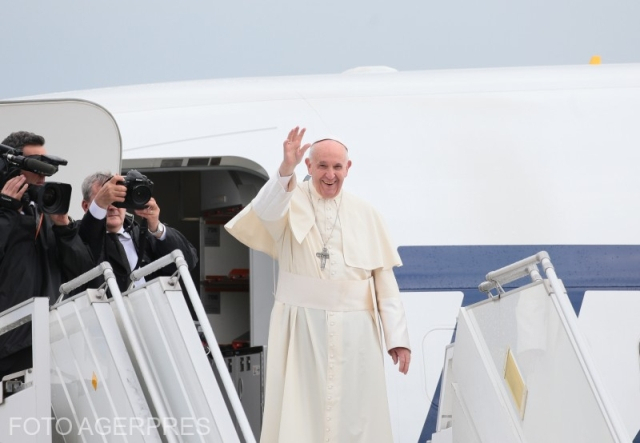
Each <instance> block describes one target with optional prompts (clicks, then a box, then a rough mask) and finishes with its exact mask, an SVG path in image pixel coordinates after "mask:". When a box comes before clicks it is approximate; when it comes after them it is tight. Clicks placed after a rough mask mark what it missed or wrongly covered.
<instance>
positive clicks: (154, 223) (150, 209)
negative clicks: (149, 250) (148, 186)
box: [133, 197, 160, 232]
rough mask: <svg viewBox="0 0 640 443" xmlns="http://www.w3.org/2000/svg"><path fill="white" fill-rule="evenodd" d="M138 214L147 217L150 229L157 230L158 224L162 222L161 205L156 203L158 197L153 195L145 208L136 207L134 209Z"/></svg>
mask: <svg viewBox="0 0 640 443" xmlns="http://www.w3.org/2000/svg"><path fill="white" fill-rule="evenodd" d="M133 212H134V213H135V214H136V215H138V216H140V217H142V218H145V219H147V223H148V227H149V231H151V232H155V231H157V230H158V224H159V223H160V207H159V206H158V204H157V203H156V199H155V198H153V197H151V198H150V199H149V203H147V207H146V208H144V209H136V210H135V211H133Z"/></svg>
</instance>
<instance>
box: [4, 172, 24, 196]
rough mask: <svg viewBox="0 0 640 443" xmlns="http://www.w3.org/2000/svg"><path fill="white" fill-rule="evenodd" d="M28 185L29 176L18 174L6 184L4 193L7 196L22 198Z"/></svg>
mask: <svg viewBox="0 0 640 443" xmlns="http://www.w3.org/2000/svg"><path fill="white" fill-rule="evenodd" d="M28 187H29V183H27V178H26V177H25V176H24V175H18V176H17V177H13V178H12V179H11V180H8V181H7V182H6V183H5V184H4V186H3V187H2V193H3V194H4V195H6V196H7V197H11V198H14V199H16V200H20V199H21V198H22V196H23V195H24V193H25V192H26V191H27V188H28Z"/></svg>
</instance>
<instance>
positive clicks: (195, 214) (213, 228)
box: [123, 162, 276, 346]
mask: <svg viewBox="0 0 640 443" xmlns="http://www.w3.org/2000/svg"><path fill="white" fill-rule="evenodd" d="M127 166H128V167H127ZM136 166H137V167H135V169H137V170H138V171H140V172H142V173H143V174H145V175H146V176H147V177H148V178H149V179H150V180H152V181H153V183H154V188H153V195H154V198H155V199H156V201H157V202H158V205H159V207H160V219H161V221H162V222H163V223H166V224H167V225H169V226H172V227H174V228H176V229H178V230H179V231H180V232H182V233H183V234H184V235H185V236H186V237H187V239H188V240H189V241H190V242H191V243H192V244H193V245H194V246H195V247H196V249H197V250H198V256H199V258H200V260H199V262H198V265H197V266H196V268H195V269H193V270H192V271H191V274H192V278H193V280H194V282H200V285H199V290H200V298H201V300H202V302H203V305H204V307H205V310H206V311H207V316H208V317H209V321H210V322H211V326H212V329H213V332H214V334H215V336H216V339H217V340H218V343H219V344H221V345H226V344H232V342H234V341H235V340H238V339H240V340H245V341H248V342H249V344H250V345H251V346H266V344H267V334H268V322H269V315H270V312H271V306H272V305H273V287H274V276H275V272H276V271H275V269H276V265H275V262H274V261H273V260H271V258H269V257H267V256H266V255H264V254H262V253H259V252H256V251H252V250H250V249H249V248H247V247H246V246H244V245H243V244H241V243H240V242H238V241H237V240H236V239H235V238H233V237H232V236H231V235H229V234H228V233H227V231H226V230H225V229H224V224H225V223H226V222H227V221H229V220H230V219H231V218H232V217H233V216H234V215H235V214H237V213H238V212H239V211H240V210H241V209H242V208H243V207H244V206H246V205H247V204H248V203H249V202H250V201H251V200H252V199H253V197H254V196H255V195H256V194H257V192H258V191H259V190H260V188H261V187H262V185H263V184H264V183H265V181H266V177H264V176H263V175H260V174H258V173H255V172H252V171H247V170H239V169H238V168H236V169H222V168H220V167H219V166H216V167H208V168H200V169H197V170H194V168H191V167H182V168H172V169H160V168H142V167H140V166H138V165H136ZM129 169H134V167H133V165H131V166H129V165H127V164H126V162H125V164H124V166H123V173H126V171H127V170H129Z"/></svg>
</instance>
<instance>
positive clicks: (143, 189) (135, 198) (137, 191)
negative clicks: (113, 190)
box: [131, 185, 151, 205]
mask: <svg viewBox="0 0 640 443" xmlns="http://www.w3.org/2000/svg"><path fill="white" fill-rule="evenodd" d="M131 191H132V192H131V201H132V202H133V203H134V204H135V205H145V204H146V203H147V202H148V201H149V200H150V199H151V189H150V188H149V187H148V186H145V185H138V186H136V187H134V188H133V189H132V190H131Z"/></svg>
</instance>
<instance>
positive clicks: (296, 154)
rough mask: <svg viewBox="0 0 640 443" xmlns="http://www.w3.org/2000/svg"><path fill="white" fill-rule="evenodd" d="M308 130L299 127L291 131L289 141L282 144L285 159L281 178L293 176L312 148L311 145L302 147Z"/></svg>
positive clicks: (281, 169) (281, 166) (281, 168)
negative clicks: (308, 150)
mask: <svg viewBox="0 0 640 443" xmlns="http://www.w3.org/2000/svg"><path fill="white" fill-rule="evenodd" d="M305 131H306V129H305V128H302V129H300V128H299V127H298V126H296V127H295V128H293V129H292V130H291V131H289V135H288V136H287V139H286V140H285V141H284V142H283V143H282V148H283V154H284V155H283V159H282V164H281V165H280V169H279V170H278V172H280V177H288V176H290V175H292V174H293V171H294V170H295V169H296V166H298V164H300V162H301V161H302V159H303V158H304V154H305V153H306V152H307V149H309V147H310V146H311V143H307V144H305V145H304V146H302V138H303V137H304V133H305Z"/></svg>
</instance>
